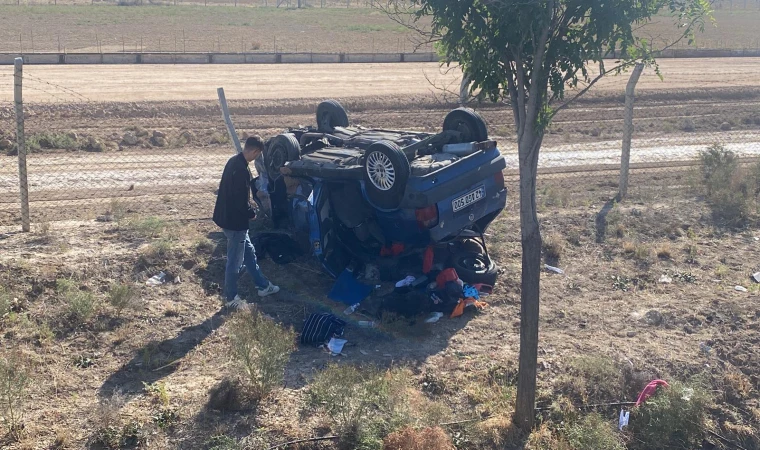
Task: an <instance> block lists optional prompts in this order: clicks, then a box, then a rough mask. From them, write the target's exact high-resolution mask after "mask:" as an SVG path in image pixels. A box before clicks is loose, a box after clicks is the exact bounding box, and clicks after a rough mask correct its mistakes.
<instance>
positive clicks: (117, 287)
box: [108, 283, 137, 314]
mask: <svg viewBox="0 0 760 450" xmlns="http://www.w3.org/2000/svg"><path fill="white" fill-rule="evenodd" d="M136 300H137V290H136V289H135V288H134V287H133V286H132V285H129V284H124V283H115V284H112V285H111V288H110V289H109V291H108V303H110V304H111V306H113V307H114V308H116V312H117V313H118V314H121V312H122V311H123V310H124V309H125V308H136V307H137V302H136Z"/></svg>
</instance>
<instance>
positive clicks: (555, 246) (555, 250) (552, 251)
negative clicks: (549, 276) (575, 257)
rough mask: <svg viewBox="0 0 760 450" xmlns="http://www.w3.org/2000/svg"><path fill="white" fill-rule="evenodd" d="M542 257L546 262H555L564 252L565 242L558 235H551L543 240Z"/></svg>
mask: <svg viewBox="0 0 760 450" xmlns="http://www.w3.org/2000/svg"><path fill="white" fill-rule="evenodd" d="M542 244H543V248H544V257H545V258H546V259H547V261H552V262H557V261H559V259H560V258H561V257H562V252H563V251H564V250H565V240H564V239H563V238H562V236H560V235H558V234H552V235H549V236H548V237H546V238H544V240H543V242H542Z"/></svg>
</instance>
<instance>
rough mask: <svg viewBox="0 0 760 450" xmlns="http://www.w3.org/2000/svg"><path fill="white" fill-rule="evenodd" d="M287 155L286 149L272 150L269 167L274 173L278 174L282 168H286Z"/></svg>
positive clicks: (276, 148) (277, 148)
mask: <svg viewBox="0 0 760 450" xmlns="http://www.w3.org/2000/svg"><path fill="white" fill-rule="evenodd" d="M285 154H286V152H285V149H284V148H282V147H275V148H273V149H272V152H271V153H270V155H269V161H270V164H269V166H270V167H271V168H272V170H273V171H274V172H278V171H279V170H280V167H282V166H284V165H285V163H286V162H287V157H286V156H285Z"/></svg>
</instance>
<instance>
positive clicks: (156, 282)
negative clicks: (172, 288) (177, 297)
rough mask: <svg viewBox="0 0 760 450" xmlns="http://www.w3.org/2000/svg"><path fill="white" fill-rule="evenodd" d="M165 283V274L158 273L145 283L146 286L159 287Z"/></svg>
mask: <svg viewBox="0 0 760 450" xmlns="http://www.w3.org/2000/svg"><path fill="white" fill-rule="evenodd" d="M164 282H166V274H165V273H164V272H159V273H158V274H157V275H153V276H152V277H150V279H148V281H146V282H145V284H147V285H148V286H160V285H162V284H164Z"/></svg>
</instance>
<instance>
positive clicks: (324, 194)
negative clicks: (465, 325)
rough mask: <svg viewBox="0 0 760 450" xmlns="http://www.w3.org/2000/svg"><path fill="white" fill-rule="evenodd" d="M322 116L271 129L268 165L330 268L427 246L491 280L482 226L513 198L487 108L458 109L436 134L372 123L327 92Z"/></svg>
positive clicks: (299, 228) (276, 202) (300, 235)
mask: <svg viewBox="0 0 760 450" xmlns="http://www.w3.org/2000/svg"><path fill="white" fill-rule="evenodd" d="M317 124H318V126H317V127H316V128H314V127H308V128H297V129H290V130H288V132H287V133H283V134H281V135H278V136H276V137H274V138H272V139H270V140H269V141H268V142H267V148H266V150H265V152H264V158H263V165H264V170H263V171H264V172H265V175H266V177H268V179H269V183H268V184H269V186H270V191H271V192H273V194H272V196H271V198H272V211H273V212H276V210H277V209H279V210H280V211H282V210H286V211H287V214H286V215H287V217H288V221H287V223H288V225H289V226H291V227H292V228H293V229H294V230H295V235H296V238H297V240H299V241H301V242H302V243H303V244H304V245H308V246H309V248H310V251H311V252H312V253H313V254H314V255H315V256H316V257H317V258H319V260H320V261H321V262H322V264H323V265H324V267H325V269H326V270H327V271H328V272H329V273H330V274H332V275H333V276H337V275H338V274H339V273H340V272H341V271H342V270H343V269H344V268H345V267H347V266H348V265H349V264H350V263H351V262H352V261H354V262H357V261H358V262H360V263H375V264H380V265H381V266H382V265H383V264H385V265H391V266H393V265H398V261H400V260H402V259H403V258H405V257H409V256H415V255H416V256H417V257H418V258H419V257H421V256H422V255H423V254H424V253H425V252H428V253H429V254H435V258H436V261H437V262H438V261H440V262H441V263H442V264H443V265H444V266H451V267H454V268H455V269H456V270H457V272H458V273H460V275H463V276H462V279H465V278H468V280H466V281H468V282H471V283H478V282H481V283H485V284H490V285H493V282H494V281H495V277H496V266H495V265H494V263H493V262H492V261H491V260H490V258H489V257H488V253H487V250H486V246H485V240H484V237H483V234H484V232H485V230H486V228H487V227H488V225H489V224H490V223H491V222H492V221H493V220H494V219H495V218H496V217H497V216H498V215H499V213H501V211H502V210H503V209H504V207H505V205H506V201H507V189H506V188H505V186H504V176H503V172H502V171H503V170H504V168H505V167H506V163H505V160H504V158H503V157H502V156H501V154H500V152H499V150H498V149H497V147H496V143H495V142H494V141H490V140H488V134H487V129H486V125H485V122H484V121H483V119H482V118H481V117H480V115H478V114H477V113H476V112H475V111H473V110H471V109H467V108H458V109H455V110H453V111H451V112H450V113H449V114H448V115H447V116H446V119H445V120H444V123H443V131H442V132H441V133H437V134H432V133H419V132H413V131H396V130H382V129H366V128H362V127H351V126H349V121H348V115H347V114H346V111H345V110H344V109H343V107H342V106H341V105H340V104H338V103H337V102H336V101H333V100H330V101H326V102H323V103H322V104H320V105H319V107H318V109H317ZM272 188H273V189H272ZM278 191H279V192H280V194H281V195H277V192H278ZM284 205H286V206H284ZM441 255H443V256H441ZM442 259H443V260H442Z"/></svg>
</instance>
